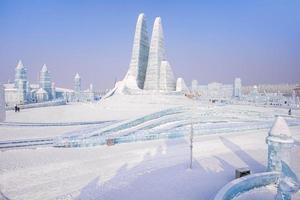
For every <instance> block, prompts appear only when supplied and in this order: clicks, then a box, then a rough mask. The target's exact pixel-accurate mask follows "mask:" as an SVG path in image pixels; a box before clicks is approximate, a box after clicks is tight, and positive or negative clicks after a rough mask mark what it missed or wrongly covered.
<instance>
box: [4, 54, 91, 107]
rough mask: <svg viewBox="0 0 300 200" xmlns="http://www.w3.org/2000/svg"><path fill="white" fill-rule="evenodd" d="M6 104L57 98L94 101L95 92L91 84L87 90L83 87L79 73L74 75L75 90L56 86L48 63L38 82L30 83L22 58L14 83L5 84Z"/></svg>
mask: <svg viewBox="0 0 300 200" xmlns="http://www.w3.org/2000/svg"><path fill="white" fill-rule="evenodd" d="M3 86H4V96H5V106H8V107H11V106H14V105H16V104H18V105H19V104H21V105H22V104H29V103H42V102H48V101H55V100H63V101H67V102H68V101H93V100H94V99H95V92H94V89H93V85H92V84H91V85H90V87H89V88H88V89H87V90H82V89H81V78H80V76H79V74H78V73H77V74H76V75H75V77H74V90H72V89H67V88H61V87H56V86H55V83H54V82H53V81H52V78H51V73H50V71H49V70H48V67H47V66H46V64H44V65H43V66H42V69H41V71H40V73H39V82H38V84H31V83H29V80H28V77H27V67H26V66H24V65H23V63H22V61H21V60H20V61H19V62H18V64H17V66H16V68H15V80H14V82H13V83H10V82H9V83H7V84H3Z"/></svg>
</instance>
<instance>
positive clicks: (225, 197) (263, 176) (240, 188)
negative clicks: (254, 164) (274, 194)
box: [214, 172, 280, 200]
mask: <svg viewBox="0 0 300 200" xmlns="http://www.w3.org/2000/svg"><path fill="white" fill-rule="evenodd" d="M279 177H280V173H279V172H264V173H259V174H253V175H248V176H245V177H242V178H239V179H235V180H233V181H231V182H229V183H227V184H226V185H225V186H224V187H223V188H222V189H221V190H220V191H219V192H218V193H217V195H216V196H215V198H214V200H232V199H234V198H235V197H237V196H238V195H240V194H242V193H244V192H247V191H250V190H252V189H255V188H259V187H264V186H267V185H270V184H276V183H277V182H278V179H279Z"/></svg>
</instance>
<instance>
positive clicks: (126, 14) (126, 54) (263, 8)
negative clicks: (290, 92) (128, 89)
mask: <svg viewBox="0 0 300 200" xmlns="http://www.w3.org/2000/svg"><path fill="white" fill-rule="evenodd" d="M140 12H144V13H145V14H146V17H147V25H148V32H149V34H150V33H151V31H152V30H151V29H152V25H153V22H154V19H155V17H156V16H161V17H162V23H163V28H164V34H165V43H166V52H167V57H168V59H169V61H170V64H171V66H172V68H173V70H174V73H175V75H176V77H183V78H184V79H185V80H186V82H187V83H188V84H190V81H191V80H192V79H197V80H198V82H199V83H201V84H207V83H208V82H212V81H219V82H224V83H231V82H232V81H233V78H234V77H241V78H242V81H243V84H256V83H284V82H287V83H295V82H298V83H299V82H300V78H299V74H300V1H298V0H288V1H285V0H270V1H264V0H251V1H250V0H249V1H247V0H246V1H244V0H240V1H237V0H235V1H233V0H226V1H221V0H219V1H216V0H210V1H208V0H207V1H200V0H198V1H189V0H187V1H170V0H165V1H159V0H148V1H146V0H128V1H124V0H106V1H101V0H99V1H91V0H87V1H76V0H72V1H71V0H69V1H66V0H51V1H50V0H49V1H47V0H43V1H33V0H26V1H22V0H19V1H17V0H0V68H1V74H0V81H1V82H6V81H7V80H8V79H11V80H13V76H14V68H15V66H16V64H17V60H18V59H22V61H23V63H24V65H26V66H28V75H29V78H30V81H31V82H36V79H37V74H38V72H39V70H40V69H41V67H42V65H43V63H46V64H47V65H48V68H49V70H50V71H51V73H52V78H53V80H54V81H55V82H56V84H57V85H59V86H66V87H72V85H73V77H74V75H75V73H76V72H78V73H79V74H80V75H81V77H82V81H83V83H84V86H85V87H88V84H89V83H94V85H95V88H97V89H104V88H110V87H112V85H113V82H114V80H115V78H117V79H119V80H120V79H122V78H123V76H124V75H125V73H126V71H127V69H128V65H129V61H130V56H131V49H132V41H133V36H134V29H135V23H136V19H137V16H138V14H139V13H140Z"/></svg>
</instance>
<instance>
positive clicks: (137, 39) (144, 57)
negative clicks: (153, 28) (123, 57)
mask: <svg viewBox="0 0 300 200" xmlns="http://www.w3.org/2000/svg"><path fill="white" fill-rule="evenodd" d="M148 55H149V38H148V32H147V25H146V19H145V15H144V13H141V14H140V15H139V17H138V20H137V23H136V28H135V34H134V42H133V48H132V55H131V60H130V66H129V70H128V72H127V74H126V76H125V78H124V80H123V82H124V84H125V86H126V87H128V88H130V89H143V88H144V82H145V76H146V70H147V65H148Z"/></svg>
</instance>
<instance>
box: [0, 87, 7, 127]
mask: <svg viewBox="0 0 300 200" xmlns="http://www.w3.org/2000/svg"><path fill="white" fill-rule="evenodd" d="M5 118H6V112H5V98H4V87H3V85H2V84H0V122H3V121H5Z"/></svg>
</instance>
